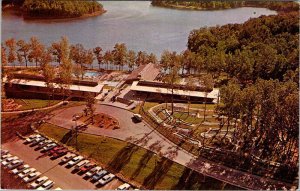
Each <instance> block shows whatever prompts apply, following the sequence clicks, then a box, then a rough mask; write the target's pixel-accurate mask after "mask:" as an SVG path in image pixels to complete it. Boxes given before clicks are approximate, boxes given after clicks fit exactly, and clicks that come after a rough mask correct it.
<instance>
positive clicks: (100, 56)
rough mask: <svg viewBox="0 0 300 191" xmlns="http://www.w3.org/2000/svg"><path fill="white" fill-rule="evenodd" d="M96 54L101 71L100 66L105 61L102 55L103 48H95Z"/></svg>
mask: <svg viewBox="0 0 300 191" xmlns="http://www.w3.org/2000/svg"><path fill="white" fill-rule="evenodd" d="M93 52H94V54H95V57H96V59H97V61H98V65H99V70H100V65H101V64H102V61H103V55H102V53H101V52H102V48H101V47H99V46H97V47H96V48H94V50H93Z"/></svg>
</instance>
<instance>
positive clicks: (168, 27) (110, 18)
mask: <svg viewBox="0 0 300 191" xmlns="http://www.w3.org/2000/svg"><path fill="white" fill-rule="evenodd" d="M102 4H103V5H104V8H105V9H106V10H107V13H105V14H103V15H101V16H98V17H92V18H87V19H80V20H72V21H64V22H49V21H47V22H45V21H24V20H23V18H22V17H18V16H15V15H12V14H9V13H4V14H3V15H2V41H4V40H6V39H8V38H10V37H14V38H16V39H24V40H29V38H30V37H31V36H36V37H38V38H39V39H40V40H41V41H42V42H43V43H45V44H47V45H49V44H50V43H52V42H54V41H58V40H59V39H60V37H61V36H64V35H65V36H67V37H68V38H69V40H70V42H71V43H82V44H83V45H84V46H85V47H87V48H94V47H96V46H101V47H102V48H103V49H104V50H107V49H112V48H113V46H114V45H115V43H121V42H124V43H126V45H127V47H128V48H129V49H133V50H135V51H140V50H142V51H146V52H148V53H150V52H153V53H155V54H156V55H158V56H159V55H160V54H161V53H162V51H163V50H165V49H168V50H172V51H177V52H181V51H183V50H185V49H186V44H187V40H188V35H189V33H190V31H191V30H193V29H198V28H201V27H204V26H216V25H224V24H228V23H243V22H245V21H246V20H248V19H249V18H251V17H252V18H254V17H259V16H261V15H270V14H276V11H271V10H268V9H265V8H251V7H243V8H237V9H230V10H218V11H190V10H175V9H168V8H161V7H153V6H151V2H150V1H134V2H131V1H120V2H118V1H104V2H102Z"/></svg>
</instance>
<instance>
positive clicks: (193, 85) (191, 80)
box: [185, 76, 197, 115]
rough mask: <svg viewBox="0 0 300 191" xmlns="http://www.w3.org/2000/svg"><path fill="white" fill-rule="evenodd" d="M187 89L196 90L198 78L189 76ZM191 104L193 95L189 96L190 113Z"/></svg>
mask: <svg viewBox="0 0 300 191" xmlns="http://www.w3.org/2000/svg"><path fill="white" fill-rule="evenodd" d="M185 86H186V89H187V91H189V92H190V91H194V90H195V89H196V87H197V86H196V80H195V79H194V78H193V77H192V76H189V77H188V78H187V82H186V85H185ZM190 105H191V96H188V115H189V114H190Z"/></svg>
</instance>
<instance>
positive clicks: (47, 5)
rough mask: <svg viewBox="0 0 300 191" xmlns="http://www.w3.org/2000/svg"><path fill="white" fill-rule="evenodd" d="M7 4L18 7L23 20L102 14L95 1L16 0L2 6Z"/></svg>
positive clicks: (101, 7)
mask: <svg viewBox="0 0 300 191" xmlns="http://www.w3.org/2000/svg"><path fill="white" fill-rule="evenodd" d="M9 3H11V4H13V5H14V6H16V7H20V8H21V11H22V14H23V17H24V18H74V17H81V16H84V15H89V14H93V13H100V14H101V13H103V12H104V9H103V6H102V5H101V4H100V3H98V2H97V1H76V0H72V1H59V0H17V1H4V2H2V5H7V4H9Z"/></svg>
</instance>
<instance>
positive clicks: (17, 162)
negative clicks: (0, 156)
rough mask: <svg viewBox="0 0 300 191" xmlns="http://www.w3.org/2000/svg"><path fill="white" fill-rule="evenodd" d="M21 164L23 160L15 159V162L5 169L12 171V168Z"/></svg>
mask: <svg viewBox="0 0 300 191" xmlns="http://www.w3.org/2000/svg"><path fill="white" fill-rule="evenodd" d="M23 163H24V161H23V160H19V159H17V160H14V161H12V162H11V163H10V164H9V165H7V168H8V169H10V170H11V169H14V168H16V167H18V166H20V165H22V164H23Z"/></svg>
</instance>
